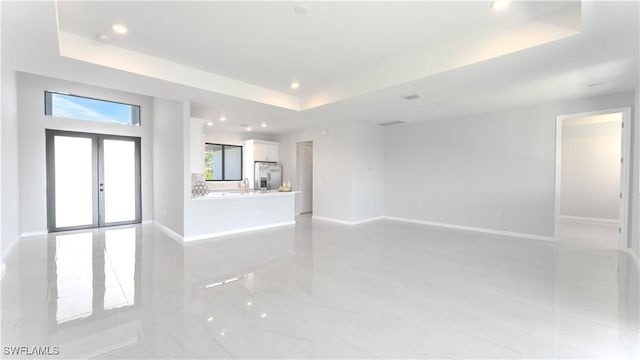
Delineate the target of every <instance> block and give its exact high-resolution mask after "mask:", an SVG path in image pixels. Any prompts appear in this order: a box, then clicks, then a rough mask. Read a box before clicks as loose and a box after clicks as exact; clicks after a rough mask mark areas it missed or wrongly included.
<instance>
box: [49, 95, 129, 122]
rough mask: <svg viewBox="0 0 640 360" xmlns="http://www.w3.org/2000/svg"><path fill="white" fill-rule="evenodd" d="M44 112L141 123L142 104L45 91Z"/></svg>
mask: <svg viewBox="0 0 640 360" xmlns="http://www.w3.org/2000/svg"><path fill="white" fill-rule="evenodd" d="M44 99H45V100H44V104H45V105H44V114H45V115H47V116H55V117H63V118H68V119H77V120H88V121H97V122H106V123H114V124H124V125H132V126H138V125H140V106H139V105H130V104H124V103H119V102H114V101H107V100H100V99H93V98H88V97H83V96H78V95H70V94H61V93H56V92H51V91H45V92H44Z"/></svg>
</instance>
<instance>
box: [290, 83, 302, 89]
mask: <svg viewBox="0 0 640 360" xmlns="http://www.w3.org/2000/svg"><path fill="white" fill-rule="evenodd" d="M299 87H300V83H299V82H297V81H294V82H292V83H291V88H292V89H293V90H295V89H297V88H299Z"/></svg>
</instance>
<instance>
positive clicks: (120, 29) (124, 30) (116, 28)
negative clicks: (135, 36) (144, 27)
mask: <svg viewBox="0 0 640 360" xmlns="http://www.w3.org/2000/svg"><path fill="white" fill-rule="evenodd" d="M111 28H112V29H113V31H115V33H116V34H120V35H124V34H126V33H127V31H129V30H128V29H127V27H126V26H124V25H122V24H113V26H111Z"/></svg>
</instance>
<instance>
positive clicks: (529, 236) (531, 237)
mask: <svg viewBox="0 0 640 360" xmlns="http://www.w3.org/2000/svg"><path fill="white" fill-rule="evenodd" d="M384 219H386V220H392V221H399V222H406V223H412V224H419V225H427V226H433V227H439V228H445V229H452V230H462V231H471V232H479V233H483V234H490V235H499V236H507V237H516V238H521V239H528V240H541V241H551V242H554V241H556V240H555V239H554V238H553V237H552V236H543V235H534V234H526V233H518V232H511V231H502V230H494V229H487V228H479V227H474V226H466V225H454V224H446V223H439V222H434V221H424V220H415V219H407V218H400V217H394V216H385V217H384Z"/></svg>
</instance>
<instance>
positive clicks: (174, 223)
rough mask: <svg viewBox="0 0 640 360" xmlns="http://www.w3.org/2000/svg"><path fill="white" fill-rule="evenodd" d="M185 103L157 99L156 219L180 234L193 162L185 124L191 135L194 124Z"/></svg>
mask: <svg viewBox="0 0 640 360" xmlns="http://www.w3.org/2000/svg"><path fill="white" fill-rule="evenodd" d="M183 106H184V104H183V103H182V102H178V101H171V100H164V99H157V98H154V99H153V114H154V119H153V120H154V122H153V178H154V182H153V200H154V201H153V218H154V221H155V222H157V223H159V224H161V225H163V226H165V227H167V228H169V229H171V230H172V231H174V232H176V233H177V234H179V235H184V196H185V195H184V192H185V184H184V182H185V174H186V176H189V174H188V172H189V171H190V169H188V168H189V167H190V164H191V163H190V162H189V161H188V159H189V158H188V156H189V154H190V152H189V143H188V142H187V143H186V144H185V141H184V136H185V134H184V132H185V123H186V129H187V131H186V136H187V137H189V136H190V132H189V126H190V124H189V123H188V121H187V120H186V119H185V118H184V108H183ZM187 119H188V118H187ZM185 146H186V151H187V154H188V155H187V162H186V163H185Z"/></svg>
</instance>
